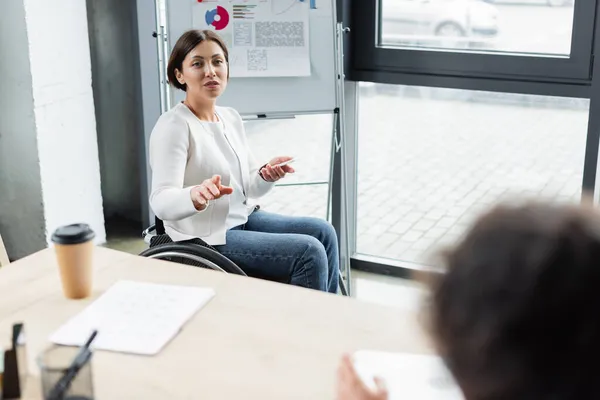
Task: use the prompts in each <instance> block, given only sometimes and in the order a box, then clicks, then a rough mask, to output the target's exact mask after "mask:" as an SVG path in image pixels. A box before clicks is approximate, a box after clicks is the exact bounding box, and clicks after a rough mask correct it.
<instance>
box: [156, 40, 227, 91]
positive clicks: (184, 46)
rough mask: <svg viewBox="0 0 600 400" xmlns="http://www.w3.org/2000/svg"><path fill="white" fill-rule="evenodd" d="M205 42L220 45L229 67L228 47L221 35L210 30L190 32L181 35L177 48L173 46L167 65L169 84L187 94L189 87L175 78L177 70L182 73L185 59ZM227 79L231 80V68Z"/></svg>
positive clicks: (176, 44)
mask: <svg viewBox="0 0 600 400" xmlns="http://www.w3.org/2000/svg"><path fill="white" fill-rule="evenodd" d="M205 40H210V41H213V42H215V43H216V44H218V45H219V47H220V48H221V49H222V50H223V54H224V55H225V62H226V63H227V65H228V66H229V51H228V50H227V45H226V44H225V42H224V41H223V39H221V37H220V36H219V35H217V34H216V33H214V32H213V31H211V30H208V29H206V30H198V29H192V30H189V31H187V32H185V33H184V34H183V35H181V36H180V37H179V39H177V42H176V43H175V46H173V51H171V56H170V57H169V63H168V64H167V78H168V80H169V83H170V84H171V85H173V86H174V87H176V88H177V89H181V90H183V91H184V92H185V91H186V90H187V85H186V84H183V85H182V84H181V83H179V81H178V80H177V78H176V77H175V70H179V71H181V69H182V66H183V60H185V57H186V56H187V55H188V54H189V52H190V51H192V50H194V48H195V47H196V46H198V45H199V44H200V43H202V42H204V41H205ZM227 78H228V79H229V68H228V69H227Z"/></svg>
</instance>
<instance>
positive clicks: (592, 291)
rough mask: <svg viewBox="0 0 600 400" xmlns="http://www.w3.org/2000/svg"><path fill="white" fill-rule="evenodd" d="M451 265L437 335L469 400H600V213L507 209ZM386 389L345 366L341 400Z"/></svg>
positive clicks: (435, 302)
mask: <svg viewBox="0 0 600 400" xmlns="http://www.w3.org/2000/svg"><path fill="white" fill-rule="evenodd" d="M443 259H444V263H445V266H446V267H447V271H446V273H445V274H443V275H440V276H439V277H437V278H436V279H434V280H433V282H432V283H431V286H430V287H431V297H430V301H429V302H428V304H427V308H428V309H427V314H426V316H427V320H428V329H429V332H430V334H431V335H432V338H433V339H434V342H435V345H436V350H437V352H438V354H439V355H440V356H441V357H442V358H443V360H444V362H445V363H446V365H447V367H448V369H449V370H450V371H451V373H452V374H453V376H454V378H455V380H456V382H457V383H458V385H459V386H460V388H461V390H462V392H463V394H464V396H465V399H466V400H500V399H502V400H508V399H510V400H513V399H527V400H535V399H552V400H563V399H564V400H566V399H600V385H599V384H597V383H596V378H597V375H598V373H599V372H600V368H599V367H598V359H599V358H600V318H599V317H598V315H597V314H596V312H597V307H598V305H600V215H599V214H598V213H597V212H596V211H595V210H593V209H592V208H591V207H577V206H565V205H553V204H544V203H529V204H526V205H517V206H509V205H502V206H498V207H496V208H494V209H493V210H491V211H490V212H489V213H487V214H485V215H483V216H482V217H481V218H479V219H478V221H477V222H476V223H475V225H474V226H473V227H472V229H471V230H470V231H469V232H467V234H466V236H465V237H464V239H463V240H462V241H461V242H460V243H458V245H457V246H456V247H455V248H453V249H451V250H450V251H448V252H445V253H443ZM376 383H377V387H378V389H377V390H376V391H372V390H370V389H368V388H367V387H366V386H365V385H364V384H363V382H362V381H361V380H360V378H359V377H358V375H357V374H356V371H355V370H354V367H353V364H352V361H351V358H350V357H349V356H344V358H343V360H342V362H341V364H340V367H339V370H338V395H337V399H338V400H384V399H387V398H388V393H387V392H386V389H385V383H384V382H381V381H379V382H376ZM411 400H412V399H411ZM415 400H416V399H415Z"/></svg>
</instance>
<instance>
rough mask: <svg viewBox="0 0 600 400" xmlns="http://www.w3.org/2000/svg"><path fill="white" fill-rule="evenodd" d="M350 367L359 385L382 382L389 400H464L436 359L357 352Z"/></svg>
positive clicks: (433, 357)
mask: <svg viewBox="0 0 600 400" xmlns="http://www.w3.org/2000/svg"><path fill="white" fill-rule="evenodd" d="M354 365H355V368H356V371H357V373H358V374H359V375H360V377H361V378H362V379H363V381H364V382H365V383H366V384H367V385H369V386H371V387H374V386H375V384H374V381H373V378H374V377H375V376H379V377H381V378H383V379H384V380H385V383H386V386H387V388H388V391H389V400H407V399H410V400H464V396H463V395H462V393H461V391H460V389H459V388H458V386H457V385H456V384H455V382H454V380H453V378H452V376H451V375H450V373H449V372H448V371H447V370H446V368H445V366H444V364H443V363H442V361H441V359H440V358H439V357H436V356H428V355H414V354H403V353H387V352H379V351H367V350H361V351H358V352H356V353H355V354H354Z"/></svg>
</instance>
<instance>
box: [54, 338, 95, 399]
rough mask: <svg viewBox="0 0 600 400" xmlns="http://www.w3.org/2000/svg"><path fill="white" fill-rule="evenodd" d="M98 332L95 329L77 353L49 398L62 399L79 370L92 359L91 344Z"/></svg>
mask: <svg viewBox="0 0 600 400" xmlns="http://www.w3.org/2000/svg"><path fill="white" fill-rule="evenodd" d="M97 334H98V331H97V330H94V331H93V332H92V334H91V335H90V337H89V338H88V340H87V341H86V342H85V344H84V345H83V347H81V349H80V350H79V352H78V353H77V356H76V357H75V359H74V360H73V362H72V363H71V365H70V366H69V368H68V369H67V371H66V372H65V374H64V375H63V376H62V377H61V378H60V379H59V381H58V382H57V383H56V385H55V386H54V387H53V388H52V390H51V391H50V395H49V396H48V400H62V399H63V397H64V395H65V393H66V392H67V390H69V387H70V386H71V382H73V379H75V377H76V376H77V374H78V373H79V370H80V369H81V368H83V366H84V365H85V364H87V362H88V361H89V360H90V357H91V356H92V352H91V351H90V345H91V344H92V342H93V341H94V339H95V338H96V335H97Z"/></svg>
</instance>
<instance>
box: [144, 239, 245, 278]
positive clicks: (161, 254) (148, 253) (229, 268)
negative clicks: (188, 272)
mask: <svg viewBox="0 0 600 400" xmlns="http://www.w3.org/2000/svg"><path fill="white" fill-rule="evenodd" d="M139 255H140V256H141V257H148V258H155V259H159V260H166V261H172V262H176V263H179V264H186V265H192V266H195V267H200V268H208V269H212V270H216V271H221V272H226V273H229V274H234V275H242V276H247V275H246V273H245V272H244V271H242V269H241V268H240V267H238V266H237V265H236V264H235V263H234V262H233V261H231V260H230V259H228V258H227V257H225V256H224V255H222V254H221V253H219V252H217V251H214V250H212V249H209V248H207V247H204V246H200V245H197V244H191V243H186V244H180V243H165V244H161V245H158V246H154V247H150V248H149V249H146V250H144V251H143V252H141V253H140V254H139Z"/></svg>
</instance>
